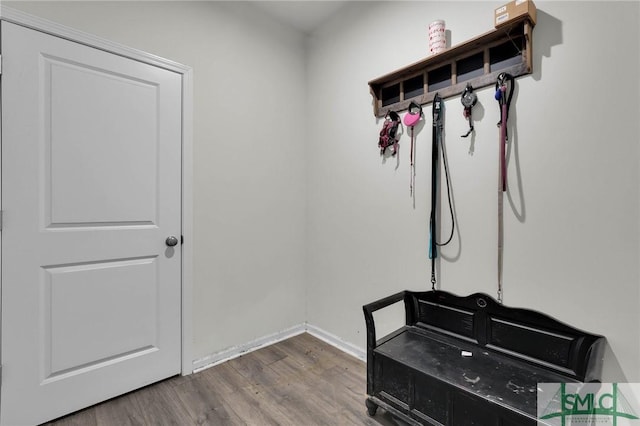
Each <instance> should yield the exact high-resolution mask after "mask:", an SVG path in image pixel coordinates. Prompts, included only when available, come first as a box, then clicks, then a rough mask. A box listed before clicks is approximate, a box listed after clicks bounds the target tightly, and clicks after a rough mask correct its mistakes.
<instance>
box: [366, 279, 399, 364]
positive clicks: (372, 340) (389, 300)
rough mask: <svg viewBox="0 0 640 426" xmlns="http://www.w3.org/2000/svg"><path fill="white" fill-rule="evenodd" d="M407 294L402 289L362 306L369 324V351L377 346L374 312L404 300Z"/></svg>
mask: <svg viewBox="0 0 640 426" xmlns="http://www.w3.org/2000/svg"><path fill="white" fill-rule="evenodd" d="M405 294H406V291H401V292H399V293H396V294H393V295H391V296H387V297H385V298H384V299H380V300H376V301H375V302H372V303H369V304H368V305H364V306H363V307H362V310H363V311H364V321H365V323H366V325H367V352H369V351H370V350H373V349H375V348H376V326H375V323H374V321H373V313H374V312H375V311H379V310H380V309H383V308H386V307H387V306H391V305H393V304H395V303H398V302H400V301H402V300H404V297H405Z"/></svg>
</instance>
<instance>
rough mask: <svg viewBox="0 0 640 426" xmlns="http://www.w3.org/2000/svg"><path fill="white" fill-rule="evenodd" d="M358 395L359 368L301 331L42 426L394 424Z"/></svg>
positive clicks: (362, 375) (362, 383) (362, 379)
mask: <svg viewBox="0 0 640 426" xmlns="http://www.w3.org/2000/svg"><path fill="white" fill-rule="evenodd" d="M365 393H366V367H365V363H364V362H362V361H360V360H358V359H356V358H354V357H352V356H350V355H347V354H345V353H344V352H341V351H340V350H338V349H336V348H334V347H333V346H331V345H328V344H326V343H324V342H323V341H321V340H319V339H317V338H315V337H313V336H311V335H310V334H307V333H304V334H300V335H298V336H295V337H292V338H290V339H287V340H285V341H282V342H279V343H277V344H275V345H271V346H268V347H265V348H262V349H259V350H257V351H254V352H250V353H248V354H245V355H243V356H241V357H239V358H236V359H233V360H231V361H227V362H225V363H223V364H220V365H217V366H215V367H211V368H208V369H206V370H203V371H201V372H199V373H196V374H192V375H190V376H184V377H174V378H171V379H168V380H165V381H163V382H160V383H157V384H155V385H152V386H149V387H146V388H143V389H140V390H138V391H135V392H131V393H129V394H126V395H123V396H121V397H118V398H115V399H112V400H110V401H107V402H104V403H102V404H99V405H96V406H93V407H90V408H87V409H85V410H82V411H79V412H77V413H75V414H72V415H69V416H67V417H63V418H61V419H58V420H56V421H54V422H50V423H47V425H52V426H53V425H55V426H71V425H78V426H94V425H95V426H98V425H99V426H112V425H114V426H115V425H117V426H127V425H154V426H155V425H158V426H161V425H180V426H188V425H216V426H219V425H257V426H262V425H265V426H268V425H295V426H314V425H340V426H342V425H396V424H397V423H395V422H394V420H393V419H392V418H391V417H390V416H389V415H388V414H386V413H385V412H384V410H378V414H376V416H375V417H369V416H368V415H367V410H366V408H365V405H364V400H365Z"/></svg>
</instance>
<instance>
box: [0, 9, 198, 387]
mask: <svg viewBox="0 0 640 426" xmlns="http://www.w3.org/2000/svg"><path fill="white" fill-rule="evenodd" d="M0 20H2V21H5V22H11V23H13V24H16V25H20V26H23V27H26V28H30V29H33V30H36V31H40V32H43V33H46V34H49V35H52V36H55V37H59V38H63V39H66V40H69V41H72V42H75V43H80V44H84V45H86V46H89V47H92V48H96V49H100V50H103V51H105V52H109V53H112V54H115V55H118V56H122V57H125V58H129V59H133V60H135V61H139V62H143V63H146V64H149V65H153V66H156V67H159V68H163V69H166V70H169V71H172V72H175V73H178V74H181V76H182V235H183V237H184V244H183V246H182V276H181V278H182V307H181V309H182V319H181V320H182V325H181V326H182V342H181V356H182V361H181V373H182V374H183V375H186V374H191V373H192V372H193V369H192V367H193V365H192V362H191V360H192V359H193V348H192V345H193V343H192V341H193V338H192V336H193V302H192V300H193V68H191V67H189V66H186V65H182V64H179V63H177V62H174V61H171V60H168V59H165V58H161V57H160V56H156V55H153V54H151V53H147V52H143V51H142V50H138V49H133V48H131V47H128V46H124V45H122V44H119V43H115V42H112V41H109V40H105V39H103V38H100V37H97V36H94V35H92V34H88V33H85V32H83V31H79V30H76V29H73V28H69V27H66V26H64V25H61V24H58V23H55V22H52V21H49V20H46V19H42V18H39V17H37V16H33V15H30V14H28V13H24V12H22V11H19V10H16V9H12V8H10V7H7V6H3V5H1V4H0Z"/></svg>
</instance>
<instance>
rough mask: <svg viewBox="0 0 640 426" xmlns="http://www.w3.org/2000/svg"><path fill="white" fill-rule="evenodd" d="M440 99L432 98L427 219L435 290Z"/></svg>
mask: <svg viewBox="0 0 640 426" xmlns="http://www.w3.org/2000/svg"><path fill="white" fill-rule="evenodd" d="M441 103H442V99H441V98H440V95H439V94H438V93H436V95H435V97H434V98H433V108H432V110H433V129H432V133H431V215H430V217H429V259H431V289H432V290H435V289H436V258H437V257H438V247H437V244H436V229H438V228H437V226H436V210H437V201H438V158H439V154H438V145H439V143H440V138H441V136H442V105H441Z"/></svg>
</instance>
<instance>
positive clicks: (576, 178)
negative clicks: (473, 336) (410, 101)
mask: <svg viewBox="0 0 640 426" xmlns="http://www.w3.org/2000/svg"><path fill="white" fill-rule="evenodd" d="M501 3H503V2H500V1H497V2H446V1H442V2H393V3H391V2H366V3H361V2H353V3H350V4H349V5H348V7H347V9H346V10H344V11H343V12H342V13H341V14H340V17H338V18H336V19H334V20H333V21H332V22H331V23H330V24H329V25H326V26H324V27H323V28H322V29H321V30H319V31H317V32H315V33H314V35H313V37H312V38H311V39H310V44H309V63H308V87H309V93H308V99H309V117H310V121H309V148H308V172H307V173H308V181H309V188H308V212H309V213H308V224H309V230H308V232H309V236H308V246H309V249H308V250H309V257H308V262H309V266H308V268H309V270H308V276H309V281H308V304H309V307H308V311H309V312H308V321H309V322H310V323H311V324H314V325H316V326H318V327H320V328H322V329H325V330H327V331H329V332H331V333H334V334H336V335H338V336H341V337H342V338H344V339H345V340H347V341H349V342H352V343H355V344H357V345H359V346H360V347H364V345H365V327H364V320H363V317H362V312H361V306H362V305H363V304H365V303H368V302H371V301H373V300H375V299H376V298H379V297H382V296H386V295H390V294H392V293H394V292H397V291H400V290H403V289H413V290H426V289H429V288H430V283H429V276H430V265H429V260H428V256H427V243H428V215H429V210H430V200H429V193H430V153H431V148H430V145H431V128H430V127H431V118H430V116H429V114H430V112H431V105H428V106H427V107H426V108H427V109H426V111H425V112H427V122H426V126H425V127H424V129H423V130H422V132H421V133H419V135H418V136H417V160H416V162H417V166H416V168H417V177H416V181H417V195H416V205H415V208H414V207H413V206H412V200H411V198H410V197H409V146H410V143H409V138H408V137H406V136H405V137H403V138H402V141H401V153H400V158H399V162H396V160H395V159H387V161H386V162H385V161H382V160H381V158H380V157H379V152H378V149H377V146H376V144H377V139H378V132H379V130H380V127H381V123H380V122H379V121H377V120H376V119H375V118H374V116H373V113H372V107H371V105H372V98H371V96H370V95H369V90H368V86H367V81H369V80H371V79H373V78H376V77H379V76H381V75H384V74H386V73H388V72H391V71H393V70H395V69H397V68H401V67H403V66H405V65H407V64H409V63H412V62H415V61H417V60H420V59H422V58H424V57H425V56H427V51H428V41H427V25H428V23H429V22H431V21H432V20H434V19H438V18H442V19H445V20H446V25H447V28H448V29H449V30H451V34H452V42H453V44H454V45H455V44H457V43H460V42H463V41H465V40H468V39H470V38H473V37H475V36H476V35H479V34H482V33H484V32H486V31H489V30H491V29H492V27H493V25H492V13H493V9H494V8H495V7H498V6H500V5H501ZM536 4H537V5H538V9H539V16H538V18H539V22H538V25H537V26H536V28H535V30H534V37H533V46H534V47H533V54H534V58H535V60H534V74H533V75H532V76H526V77H523V78H520V79H518V80H517V92H516V96H515V100H514V103H513V105H512V107H511V112H510V114H511V115H510V120H509V122H510V123H511V124H512V125H513V130H512V131H511V136H512V137H511V139H512V140H511V142H510V144H511V146H510V149H509V152H510V154H509V163H508V169H509V172H508V182H509V198H507V197H505V210H504V211H505V213H504V222H505V226H504V229H505V242H504V250H505V251H504V253H505V255H504V301H505V304H506V305H509V306H521V307H527V308H532V309H536V310H539V311H542V312H545V313H548V314H551V315H552V316H555V317H556V318H558V319H560V320H563V321H565V322H567V323H569V324H571V325H574V326H577V327H580V328H583V329H585V330H588V331H591V332H596V333H602V334H603V335H605V336H606V337H607V338H608V341H609V343H610V345H611V350H612V355H613V356H610V357H609V359H608V361H607V365H606V367H605V375H606V376H605V378H606V379H609V380H628V381H638V380H640V333H638V326H639V325H640V317H639V314H638V312H639V303H640V292H639V288H638V285H639V282H640V281H639V274H638V259H639V254H640V253H639V248H638V236H639V234H638V218H639V216H638V202H639V197H638V195H639V193H638V177H639V176H638V160H639V157H638V134H639V133H638V130H639V129H638V121H639V120H638V118H639V117H640V109H639V103H638V97H637V95H638V94H639V93H640V86H639V78H638V75H639V71H640V70H639V58H640V56H639V51H640V47H639V40H640V37H639V32H638V25H637V24H638V22H639V19H640V13H639V8H640V4H639V3H637V2H624V3H623V2H620V3H608V2H555V1H554V2H543V1H536ZM602 28H605V29H606V34H605V35H606V36H603V34H602V33H601V31H602ZM618 43H619V44H618ZM613 46H616V47H615V48H613ZM478 97H479V105H477V106H476V107H475V109H474V118H475V120H476V121H475V128H476V139H475V142H474V144H473V148H474V153H473V155H471V154H470V153H469V151H470V145H471V143H470V140H469V139H462V138H460V135H462V134H464V133H465V132H466V129H467V123H466V121H465V120H464V118H463V116H462V105H461V104H460V101H459V98H458V97H456V98H454V99H450V100H448V101H447V102H446V124H445V132H446V136H445V144H446V149H447V155H448V159H449V165H450V172H451V179H452V185H453V193H454V200H455V208H456V213H457V220H458V222H457V225H458V229H459V232H458V233H456V236H455V238H454V241H453V243H452V244H450V245H449V246H447V247H445V248H443V249H442V258H441V259H440V260H439V284H440V287H441V288H442V289H443V290H447V291H450V292H453V293H456V294H460V295H467V294H470V293H474V292H478V291H480V292H486V293H488V294H490V295H495V293H496V283H497V273H496V269H497V266H496V263H497V248H496V246H497V173H498V162H497V161H498V129H497V127H496V123H497V121H498V120H499V114H498V106H497V102H496V101H495V100H494V98H493V89H492V88H486V89H482V90H480V91H478ZM441 182H442V180H441ZM442 188H443V191H444V186H442ZM442 205H443V208H442V210H443V213H444V214H443V217H444V219H443V223H442V233H443V234H446V231H447V230H448V229H449V221H448V219H447V209H446V197H445V196H444V195H443V197H442ZM394 320H396V319H395V318H392V319H387V320H385V327H384V328H387V329H389V328H390V322H391V321H394ZM610 355H611V354H610Z"/></svg>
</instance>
